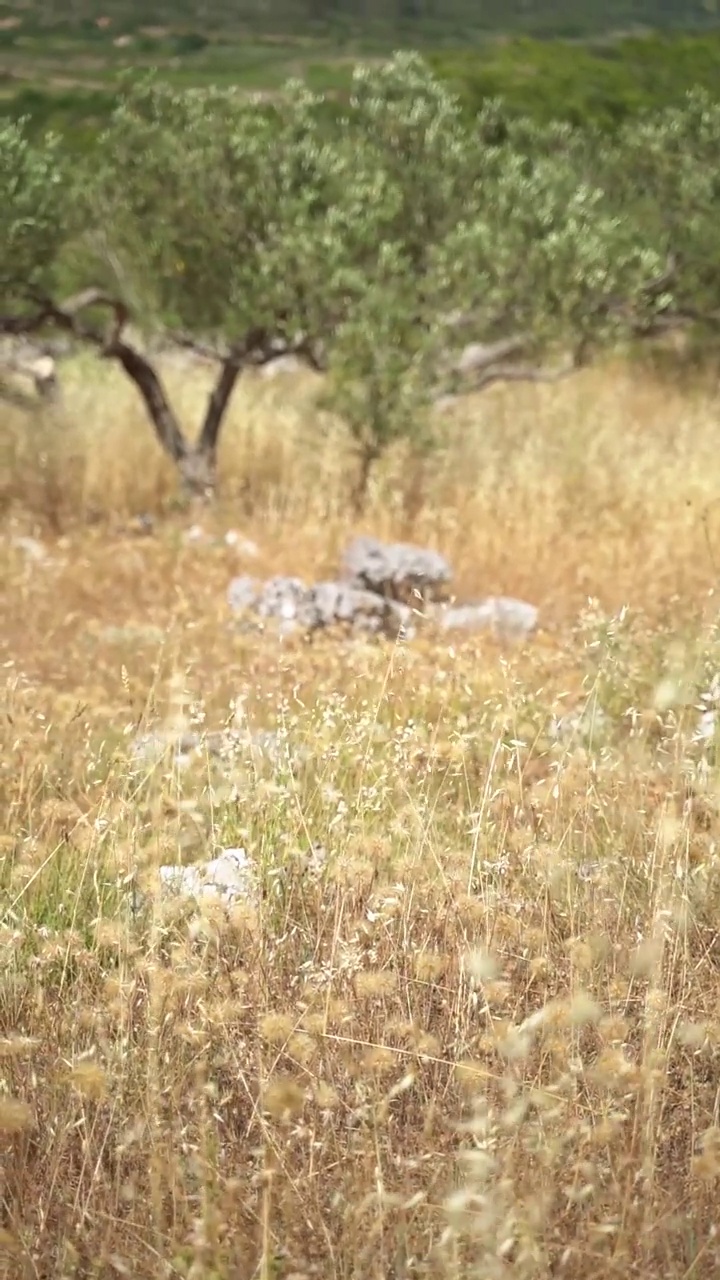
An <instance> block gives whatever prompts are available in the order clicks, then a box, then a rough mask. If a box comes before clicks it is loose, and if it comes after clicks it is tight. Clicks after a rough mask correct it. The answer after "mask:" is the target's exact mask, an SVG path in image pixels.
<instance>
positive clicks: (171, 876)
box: [159, 849, 257, 905]
mask: <svg viewBox="0 0 720 1280" xmlns="http://www.w3.org/2000/svg"><path fill="white" fill-rule="evenodd" d="M159 876H160V885H161V890H164V891H165V892H166V893H175V894H179V895H180V896H181V897H186V898H195V899H199V898H212V897H215V898H217V899H219V901H221V902H224V903H226V904H228V905H231V904H232V903H234V902H238V901H244V902H254V901H255V900H256V896H257V870H256V867H255V865H254V863H253V862H252V860H251V859H250V858H249V857H248V854H247V852H246V851H245V849H223V851H222V853H220V854H219V855H218V856H217V858H212V859H211V860H210V861H209V862H203V863H196V864H194V865H193V866H189V867H173V866H165V867H160V868H159Z"/></svg>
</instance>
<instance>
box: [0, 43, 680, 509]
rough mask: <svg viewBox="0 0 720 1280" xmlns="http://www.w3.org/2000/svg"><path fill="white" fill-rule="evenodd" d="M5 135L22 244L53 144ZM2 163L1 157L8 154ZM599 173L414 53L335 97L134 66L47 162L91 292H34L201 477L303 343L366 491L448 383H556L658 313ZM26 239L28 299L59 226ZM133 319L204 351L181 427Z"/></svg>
mask: <svg viewBox="0 0 720 1280" xmlns="http://www.w3.org/2000/svg"><path fill="white" fill-rule="evenodd" d="M18 145H19V146H20V151H21V152H22V156H23V157H24V159H23V162H22V165H21V168H22V171H23V173H24V174H25V175H26V176H25V177H24V178H23V182H25V184H26V186H25V187H24V188H23V190H24V191H25V194H22V193H21V192H20V189H19V188H18V193H16V194H13V195H12V198H11V200H10V201H9V202H8V206H7V209H6V216H7V217H8V218H9V219H10V222H11V224H12V226H13V228H15V227H16V228H17V229H16V230H14V232H13V234H14V235H15V236H16V237H17V238H19V242H20V241H22V235H23V233H22V226H23V225H24V222H23V217H24V216H25V217H26V216H27V215H23V212H22V210H23V207H24V205H23V201H25V202H26V204H27V201H28V199H30V197H29V195H28V192H31V190H32V182H34V181H36V180H37V181H39V175H40V173H41V172H42V165H43V163H46V164H48V163H50V162H49V160H48V159H47V157H48V156H52V155H54V152H53V151H52V144H51V143H46V144H42V146H44V147H46V148H48V147H49V148H50V150H49V151H47V152H43V150H42V147H41V149H40V150H39V151H35V150H33V149H32V148H31V147H30V144H29V143H28V142H27V140H26V139H21V143H20V144H18ZM43 156H44V157H45V159H43ZM0 162H2V164H3V166H10V152H9V151H8V153H7V159H6V158H5V153H4V152H0ZM23 166H24V167H23ZM56 172H57V173H58V174H59V173H60V170H59V169H58V170H57V171H56V170H55V169H51V170H48V176H47V178H46V184H47V185H48V187H49V190H50V191H53V190H55V189H56V186H57V184H56V179H55V176H54V175H55V174H56ZM611 172H612V166H611V165H610V166H609V167H608V173H609V174H611ZM28 175H36V176H35V177H33V178H32V181H31V179H30V177H29V176H28ZM591 177H592V175H591V173H590V169H589V167H588V159H587V153H586V152H583V148H582V146H581V145H580V144H579V142H578V138H577V136H576V135H574V134H572V131H570V132H568V131H567V130H563V129H560V130H559V131H558V129H554V130H553V129H550V130H549V131H548V132H547V135H542V136H541V135H539V134H538V133H537V131H534V127H533V126H527V125H526V126H524V127H523V126H521V125H519V124H512V125H511V124H510V123H509V122H507V121H504V120H503V118H502V112H501V108H500V107H499V106H498V105H497V104H489V105H488V107H487V108H486V109H485V110H484V112H483V113H482V114H481V116H480V117H479V118H478V119H477V120H476V121H470V122H468V121H467V119H466V118H465V117H464V116H463V113H462V111H461V108H460V104H459V102H458V100H457V99H456V98H455V97H454V96H453V95H452V93H450V92H449V90H448V89H447V88H445V87H443V86H442V85H441V84H439V83H438V82H437V81H436V80H435V79H434V77H433V76H432V75H431V73H430V72H429V70H428V69H427V67H426V66H425V65H424V63H423V62H422V61H421V59H419V58H418V57H417V56H415V55H409V54H403V55H397V56H396V57H395V58H393V59H391V60H390V61H389V62H387V63H385V64H383V65H381V66H372V67H364V66H360V67H358V68H357V69H356V71H355V73H354V76H353V80H352V86H351V92H350V95H349V98H348V100H347V102H345V103H342V104H332V103H330V102H329V101H328V100H326V99H324V98H323V97H322V96H319V95H313V94H311V93H309V92H308V91H307V89H305V88H304V87H303V86H302V85H301V84H299V83H291V84H289V85H288V86H287V87H286V89H285V91H284V92H283V93H282V94H280V95H278V97H277V98H276V99H274V100H273V101H272V102H266V101H263V100H259V99H251V98H248V97H247V96H246V95H243V94H241V93H239V92H236V91H233V90H206V91H202V92H201V91H193V92H183V93H179V92H175V91H174V90H172V89H171V88H169V87H167V86H164V85H162V84H159V83H156V82H153V81H150V82H146V83H143V84H140V85H136V86H135V87H133V88H131V89H130V90H129V92H128V93H127V95H126V97H125V98H124V100H123V101H122V103H121V105H120V106H119V108H118V109H117V111H116V112H115V114H114V116H113V119H112V121H111V123H110V126H109V128H108V130H107V131H106V133H105V134H104V136H103V137H102V138H101V139H100V141H99V144H98V147H97V149H96V151H95V152H94V153H93V154H92V156H91V158H90V164H89V167H88V169H87V170H86V171H85V172H83V173H76V174H75V175H74V187H73V191H72V194H71V195H68V193H67V182H68V180H69V179H68V176H67V175H66V174H60V177H59V178H58V182H59V183H60V188H62V189H63V190H64V201H65V203H66V204H67V205H69V206H71V207H72V216H73V220H74V221H73V226H72V227H69V226H66V225H65V224H64V223H63V221H62V219H61V220H60V223H59V224H58V225H59V228H60V229H61V230H62V228H63V227H65V230H64V231H63V232H62V235H64V240H63V246H64V248H63V251H64V253H65V255H66V261H67V262H70V263H71V264H72V269H73V270H74V272H75V273H76V275H77V276H78V278H79V280H80V281H81V282H83V283H87V285H88V288H87V289H86V290H83V291H82V292H81V293H80V294H79V295H78V296H77V297H76V298H75V299H73V300H72V301H71V303H70V304H64V305H63V304H59V303H53V302H50V301H48V299H47V297H46V298H45V299H44V302H43V306H44V316H45V319H50V320H51V321H52V322H53V323H56V324H58V325H60V326H62V327H65V328H66V329H68V330H69V331H71V332H73V333H75V334H76V335H77V336H78V337H80V338H83V339H85V340H87V341H90V342H93V343H94V344H95V345H96V346H97V348H98V350H99V351H100V352H101V354H102V355H103V356H104V357H105V358H107V359H112V360H114V361H116V362H117V363H118V364H119V365H120V366H121V367H122V368H123V369H124V371H125V373H126V374H127V375H128V376H129V377H130V378H131V379H132V381H133V382H134V383H135V385H136V387H137V389H138V391H139V393H140V395H141V396H142V398H143V401H144V403H145V405H146V408H147V411H148V414H149V417H150V419H151V421H152V423H153V425H154V428H155V431H156V434H157V437H158V439H159V441H160V443H161V444H162V446H163V447H164V449H165V450H166V451H167V452H168V454H169V455H170V456H171V457H172V458H173V460H174V461H175V463H176V464H177V465H178V467H179V470H180V473H181V475H182V477H183V479H184V481H185V482H186V484H187V485H188V486H189V487H190V488H191V489H193V490H195V491H199V490H200V491H206V490H208V489H211V488H212V486H213V484H214V480H215V470H216V458H217V448H218V441H219V436H220V431H221V426H222V422H223V419H224V415H225V411H226V409H227V405H228V403H229V400H230V397H231V395H232V392H233V389H234V387H235V384H236V382H237V379H238V377H239V376H240V375H241V374H242V372H243V370H245V369H246V368H248V367H250V366H253V365H259V364H263V363H266V362H268V361H270V360H273V359H275V358H276V357H277V356H278V355H280V354H283V353H285V352H288V351H294V352H297V353H298V354H299V355H301V356H302V357H303V358H305V359H306V360H307V361H309V362H310V363H311V364H313V365H314V366H315V367H316V368H318V369H322V370H326V371H327V373H328V379H327V394H328V396H329V401H330V403H331V404H333V406H334V407H335V408H336V409H337V410H338V411H339V412H340V413H341V414H342V416H343V418H344V419H345V421H346V422H347V424H348V427H349V429H350V431H351V433H352V436H353V438H354V440H355V443H356V447H357V451H358V460H359V475H358V483H357V486H356V496H357V499H358V501H360V500H361V499H362V497H363V494H364V488H365V485H366V483H367V477H368V474H369V472H370V468H371V467H372V464H373V462H374V461H375V459H376V458H377V457H378V456H379V455H380V454H381V453H382V451H383V450H384V449H385V448H386V447H387V446H388V445H389V444H390V443H392V441H393V440H396V439H398V438H404V437H410V438H411V439H413V440H416V441H420V440H426V439H427V438H429V436H430V434H431V421H432V419H431V408H432V405H433V403H434V401H435V400H436V399H437V398H438V397H439V396H440V395H441V394H443V393H444V392H445V391H447V390H448V389H450V390H452V389H454V390H460V389H463V388H467V387H468V386H475V387H478V388H480V387H485V386H489V385H491V384H492V383H493V382H496V381H498V380H499V379H503V378H505V379H511V378H514V379H517V378H533V379H540V378H554V377H558V376H563V375H564V374H565V373H567V372H569V371H571V370H572V369H574V368H576V367H577V365H578V364H580V363H582V362H583V361H584V360H586V359H587V358H589V355H590V354H591V353H592V351H593V350H594V348H595V346H596V345H598V344H600V343H603V342H606V341H608V340H610V339H611V338H612V337H613V336H614V335H615V334H616V333H618V332H620V331H621V329H622V327H623V326H627V325H628V324H630V323H634V321H635V318H636V317H637V316H638V315H639V314H645V313H646V312H651V311H653V309H656V308H657V305H658V302H657V299H658V297H659V295H660V291H661V282H662V280H663V254H662V246H661V245H659V244H655V243H652V242H651V243H648V244H646V243H645V242H644V239H643V235H642V232H641V229H640V228H639V227H638V225H637V221H633V219H632V217H628V216H626V214H625V213H624V211H623V209H622V207H621V205H620V203H618V202H616V204H615V205H613V202H612V199H611V198H610V197H609V195H608V191H606V190H605V189H603V188H602V187H600V186H598V185H597V184H596V183H594V182H593V181H592V180H591ZM63 184H65V185H63ZM20 186H21V187H22V182H21V184H20ZM58 189H59V188H58ZM42 199H43V200H45V199H47V200H50V195H49V194H48V195H47V196H45V195H44V196H43V197H42ZM30 202H31V203H32V201H30ZM41 204H42V201H41ZM61 204H62V201H61ZM51 222H52V220H51V219H50V221H48V220H46V223H45V224H44V225H46V226H50V225H51ZM79 226H82V228H83V230H82V232H79V231H78V227H79ZM33 235H34V236H35V239H34V240H33V241H32V243H33V244H34V245H35V249H33V250H30V249H28V252H30V253H31V256H32V253H34V252H36V253H37V255H38V257H37V262H38V263H39V264H40V265H39V266H36V265H34V266H32V267H28V268H27V279H26V283H27V288H28V292H29V293H30V294H35V295H37V292H38V290H37V284H38V277H37V275H36V274H33V273H37V271H40V273H41V274H42V271H43V270H44V269H45V268H44V267H43V265H42V264H43V263H44V262H46V260H47V261H48V262H49V261H50V260H51V259H52V258H53V255H55V254H56V253H57V251H58V242H57V238H56V239H55V240H52V238H51V242H49V247H48V248H47V249H46V248H44V241H43V238H42V235H41V234H40V228H39V227H38V228H37V229H36V231H34V232H33ZM61 238H62V237H61ZM23 243H24V242H23ZM48 254H49V258H48ZM24 270H25V268H22V270H21V275H22V271H24ZM100 307H103V308H105V309H106V310H107V311H108V312H109V315H110V322H109V324H107V325H106V326H105V327H104V328H103V327H100V326H99V324H98V321H97V319H96V318H95V319H94V317H97V315H98V314H99V308H100ZM130 319H132V321H133V324H134V326H135V328H137V329H140V330H143V331H144V332H145V334H146V336H150V335H152V334H153V333H156V334H157V333H162V334H163V335H164V336H165V338H166V339H168V338H169V339H172V340H174V341H176V342H180V343H182V344H184V345H186V346H190V347H196V348H198V349H201V350H203V351H204V352H205V353H210V354H212V355H213V356H215V357H216V359H217V362H218V374H217V378H216V381H215V385H214V387H213V390H212V392H211V395H210V397H209V400H208V404H207V407H206V410H205V412H204V415H203V419H202V422H201V423H200V427H199V431H198V433H197V436H196V438H195V439H192V438H190V437H189V436H188V434H187V433H186V430H185V429H184V426H183V424H181V423H180V422H179V420H178V418H177V415H176V414H175V412H174V410H173V407H172V405H171V403H170V401H169V398H168V395H167V392H166V390H165V388H164V386H163V384H162V380H161V378H160V376H159V374H158V372H157V369H156V367H155V365H154V364H153V361H152V359H151V358H150V357H149V356H148V354H147V344H145V346H144V347H143V349H141V348H140V346H139V345H138V344H134V343H132V342H131V341H130V340H129V336H128V322H129V320H130ZM561 357H562V358H561Z"/></svg>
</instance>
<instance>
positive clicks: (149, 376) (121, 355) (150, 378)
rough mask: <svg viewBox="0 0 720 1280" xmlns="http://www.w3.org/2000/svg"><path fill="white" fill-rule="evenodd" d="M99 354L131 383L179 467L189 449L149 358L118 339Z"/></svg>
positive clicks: (105, 345)
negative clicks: (116, 364) (121, 369)
mask: <svg viewBox="0 0 720 1280" xmlns="http://www.w3.org/2000/svg"><path fill="white" fill-rule="evenodd" d="M101 355H102V356H103V358H104V359H106V360H117V362H118V364H119V365H120V366H121V367H122V368H123V369H124V370H125V373H126V374H127V376H128V377H129V378H130V379H131V381H132V382H134V383H135V386H136V387H137V389H138V391H139V393H140V395H141V397H142V399H143V402H144V404H145V408H146V409H147V411H148V415H149V417H150V421H151V422H152V424H153V427H154V428H155V434H156V436H157V438H158V440H159V442H160V444H161V445H162V447H163V449H164V450H165V452H166V453H167V454H169V456H170V457H171V458H172V460H173V462H175V463H177V464H178V465H179V466H181V467H182V464H183V462H184V461H185V459H186V458H187V457H188V455H189V453H190V449H189V446H188V443H187V440H186V439H185V436H184V435H183V433H182V430H181V428H180V424H179V422H178V420H177V417H176V416H175V412H174V410H173V408H172V406H171V404H170V401H169V400H168V397H167V393H166V391H165V388H164V386H163V384H162V382H161V380H160V378H159V377H158V375H157V373H156V372H155V369H154V368H153V366H152V364H151V363H150V361H149V360H147V359H146V357H145V356H143V355H141V354H140V352H139V351H137V350H136V349H135V347H131V346H130V345H129V344H128V343H127V342H122V341H121V340H120V338H113V339H111V341H109V342H107V343H105V344H104V346H103V348H102V351H101Z"/></svg>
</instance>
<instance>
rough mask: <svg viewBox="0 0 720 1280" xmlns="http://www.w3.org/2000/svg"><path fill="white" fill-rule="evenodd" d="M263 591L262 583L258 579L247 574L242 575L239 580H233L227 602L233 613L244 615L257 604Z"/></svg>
mask: <svg viewBox="0 0 720 1280" xmlns="http://www.w3.org/2000/svg"><path fill="white" fill-rule="evenodd" d="M261 591H262V583H261V582H259V581H258V579H257V578H250V577H248V575H247V574H241V575H240V576H239V577H237V578H233V580H232V582H231V583H230V586H229V587H228V591H227V602H228V604H229V606H230V608H231V609H232V611H233V613H243V612H244V611H245V610H246V609H252V608H253V607H254V605H255V604H256V603H257V601H258V599H259V597H260V593H261Z"/></svg>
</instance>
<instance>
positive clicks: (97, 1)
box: [0, 0, 717, 37]
mask: <svg viewBox="0 0 720 1280" xmlns="http://www.w3.org/2000/svg"><path fill="white" fill-rule="evenodd" d="M3 19H4V21H5V23H6V30H7V29H8V26H7V24H8V21H12V19H20V20H21V21H22V25H23V26H25V27H28V26H32V25H38V26H40V25H41V26H43V27H45V28H46V29H47V28H51V27H56V28H75V29H80V30H82V29H83V28H88V27H92V26H93V25H94V24H95V23H97V22H98V20H100V21H101V22H103V23H107V20H108V19H109V20H110V23H109V25H110V26H112V27H114V28H115V29H117V30H124V31H126V32H130V31H134V30H138V29H140V28H142V27H149V26H152V25H156V26H157V25H167V26H169V27H171V28H182V27H183V26H191V27H193V28H194V29H197V30H201V31H204V32H207V33H210V32H214V33H219V32H228V31H230V32H234V31H237V30H238V29H239V28H242V27H252V28H253V29H255V30H269V29H273V28H276V27H280V28H282V29H283V30H286V31H287V30H290V29H293V28H295V29H302V28H307V25H308V24H312V25H315V26H317V25H319V24H327V23H337V24H339V25H342V26H345V27H346V28H347V29H348V30H355V31H356V32H366V31H367V30H368V27H377V28H378V29H386V30H387V29H390V30H391V29H393V28H396V27H397V26H398V25H399V26H406V25H407V26H409V27H411V28H412V27H414V28H417V30H418V33H419V34H420V35H422V34H423V28H425V29H426V31H427V33H428V34H430V33H432V34H433V35H437V34H438V33H440V32H445V33H447V34H449V35H453V36H456V37H462V36H465V37H467V36H469V35H470V34H471V33H473V32H498V31H499V32H506V31H522V32H527V33H543V34H545V35H557V36H562V35H566V36H567V35H578V36H583V35H587V34H592V33H598V32H604V31H608V30H610V29H612V28H619V29H627V28H632V27H637V26H641V27H651V28H661V27H677V28H690V27H702V26H708V25H711V24H712V23H713V22H714V21H716V20H717V4H716V0H392V2H391V4H390V5H387V4H385V3H381V2H380V0H206V3H199V0H172V2H171V0H156V2H155V3H154V4H153V5H151V6H147V5H145V4H143V3H142V0H109V2H107V3H103V0H74V3H73V4H72V5H68V4H67V3H66V0H24V3H14V2H12V0H11V2H10V3H5V4H3V5H0V21H2V20H3ZM101 29H102V28H101Z"/></svg>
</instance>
